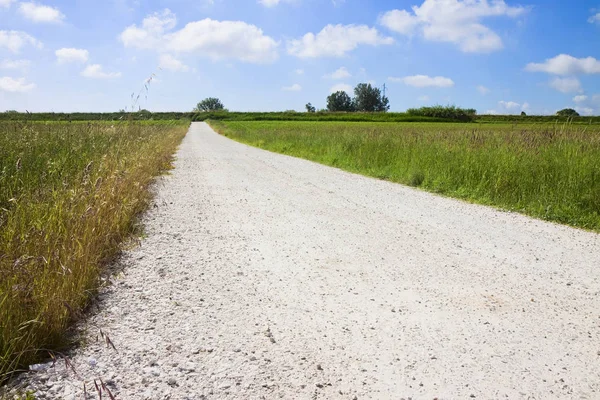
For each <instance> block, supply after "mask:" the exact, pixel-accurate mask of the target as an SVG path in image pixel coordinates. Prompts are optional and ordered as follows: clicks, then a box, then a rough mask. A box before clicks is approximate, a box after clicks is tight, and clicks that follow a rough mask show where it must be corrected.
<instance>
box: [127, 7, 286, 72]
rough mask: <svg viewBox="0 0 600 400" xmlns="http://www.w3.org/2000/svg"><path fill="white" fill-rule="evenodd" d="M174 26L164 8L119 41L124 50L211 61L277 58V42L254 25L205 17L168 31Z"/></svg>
mask: <svg viewBox="0 0 600 400" xmlns="http://www.w3.org/2000/svg"><path fill="white" fill-rule="evenodd" d="M176 24H177V19H176V17H175V14H173V13H172V12H171V11H170V10H168V9H166V10H164V11H162V12H161V13H154V14H152V15H149V16H147V17H146V18H144V20H143V21H142V26H141V27H138V26H136V25H131V26H130V27H128V28H127V29H125V30H124V31H123V32H122V33H121V35H120V40H121V42H123V44H124V45H125V47H136V48H140V49H151V50H155V51H158V52H164V51H168V52H171V53H194V54H198V55H200V56H206V57H209V58H211V59H213V60H221V59H237V60H240V61H244V62H249V63H257V64H262V63H271V62H273V61H275V60H276V59H277V58H278V54H277V47H278V46H279V43H278V42H276V41H275V40H274V39H273V38H271V37H269V36H266V35H264V33H263V31H262V30H261V29H259V28H257V27H256V26H254V25H250V24H247V23H245V22H241V21H215V20H212V19H210V18H206V19H203V20H201V21H194V22H190V23H188V24H187V25H186V26H185V27H183V28H182V29H180V30H178V31H174V32H169V31H171V30H172V29H173V28H175V25H176Z"/></svg>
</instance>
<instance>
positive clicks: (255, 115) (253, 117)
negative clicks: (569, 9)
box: [0, 103, 600, 124]
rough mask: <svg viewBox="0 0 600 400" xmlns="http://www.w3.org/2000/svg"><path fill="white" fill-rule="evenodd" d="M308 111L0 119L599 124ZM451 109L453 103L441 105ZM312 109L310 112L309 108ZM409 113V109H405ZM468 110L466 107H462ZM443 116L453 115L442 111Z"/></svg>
mask: <svg viewBox="0 0 600 400" xmlns="http://www.w3.org/2000/svg"><path fill="white" fill-rule="evenodd" d="M307 105H310V107H312V108H311V112H296V111H290V112H229V111H215V112H150V111H145V110H142V111H138V112H132V113H129V112H125V111H122V112H114V113H18V112H16V111H12V112H0V121H128V120H133V121H147V120H154V121H158V120H171V121H172V120H182V121H206V120H209V119H215V120H228V121H349V122H350V121H363V122H368V121H378V122H451V121H456V122H478V123H496V122H513V123H533V122H545V123H548V122H566V121H570V122H572V123H576V124H579V123H585V124H589V123H600V116H598V117H570V116H557V115H543V116H536V115H475V116H472V117H471V118H469V119H467V118H463V117H461V116H458V117H457V116H456V115H454V116H452V117H449V118H448V117H428V116H422V114H423V113H422V111H421V110H422V109H415V110H416V113H415V114H409V113H408V112H405V113H395V112H394V113H391V112H386V113H369V112H328V111H323V110H320V111H317V110H316V109H315V108H314V107H313V106H312V104H310V103H308V104H307ZM425 108H426V109H437V107H425ZM444 108H451V109H452V108H454V109H455V110H461V109H460V108H456V107H454V106H449V107H442V109H444ZM312 110H314V111H312ZM409 111H411V112H413V110H409ZM466 111H468V110H466ZM444 115H453V114H451V113H446V114H444Z"/></svg>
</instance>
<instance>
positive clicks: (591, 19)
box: [588, 12, 600, 24]
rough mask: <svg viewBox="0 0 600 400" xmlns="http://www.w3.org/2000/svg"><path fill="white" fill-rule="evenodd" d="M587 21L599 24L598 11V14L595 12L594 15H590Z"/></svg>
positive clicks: (599, 14) (599, 16) (599, 15)
mask: <svg viewBox="0 0 600 400" xmlns="http://www.w3.org/2000/svg"><path fill="white" fill-rule="evenodd" d="M588 22H589V23H590V24H594V23H596V24H600V12H599V13H598V14H596V15H592V16H591V17H590V19H588Z"/></svg>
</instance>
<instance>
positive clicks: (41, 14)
mask: <svg viewBox="0 0 600 400" xmlns="http://www.w3.org/2000/svg"><path fill="white" fill-rule="evenodd" d="M19 13H20V14H21V15H22V16H23V17H25V18H27V19H28V20H30V21H33V22H48V23H60V22H62V21H63V20H64V19H65V16H64V14H63V13H61V12H60V10H59V9H58V8H55V7H50V6H45V5H43V4H38V3H35V2H33V1H32V2H23V3H20V4H19Z"/></svg>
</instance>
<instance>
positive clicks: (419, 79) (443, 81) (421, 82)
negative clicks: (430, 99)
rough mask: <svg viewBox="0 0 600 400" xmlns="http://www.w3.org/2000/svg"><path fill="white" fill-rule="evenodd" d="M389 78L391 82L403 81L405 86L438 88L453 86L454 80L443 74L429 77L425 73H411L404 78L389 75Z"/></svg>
mask: <svg viewBox="0 0 600 400" xmlns="http://www.w3.org/2000/svg"><path fill="white" fill-rule="evenodd" d="M389 80H390V81H391V82H400V83H404V84H405V85H407V86H412V87H418V88H424V87H438V88H447V87H452V86H454V81H452V79H450V78H445V77H443V76H435V77H430V76H427V75H413V76H405V77H404V78H394V77H390V78H389Z"/></svg>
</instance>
